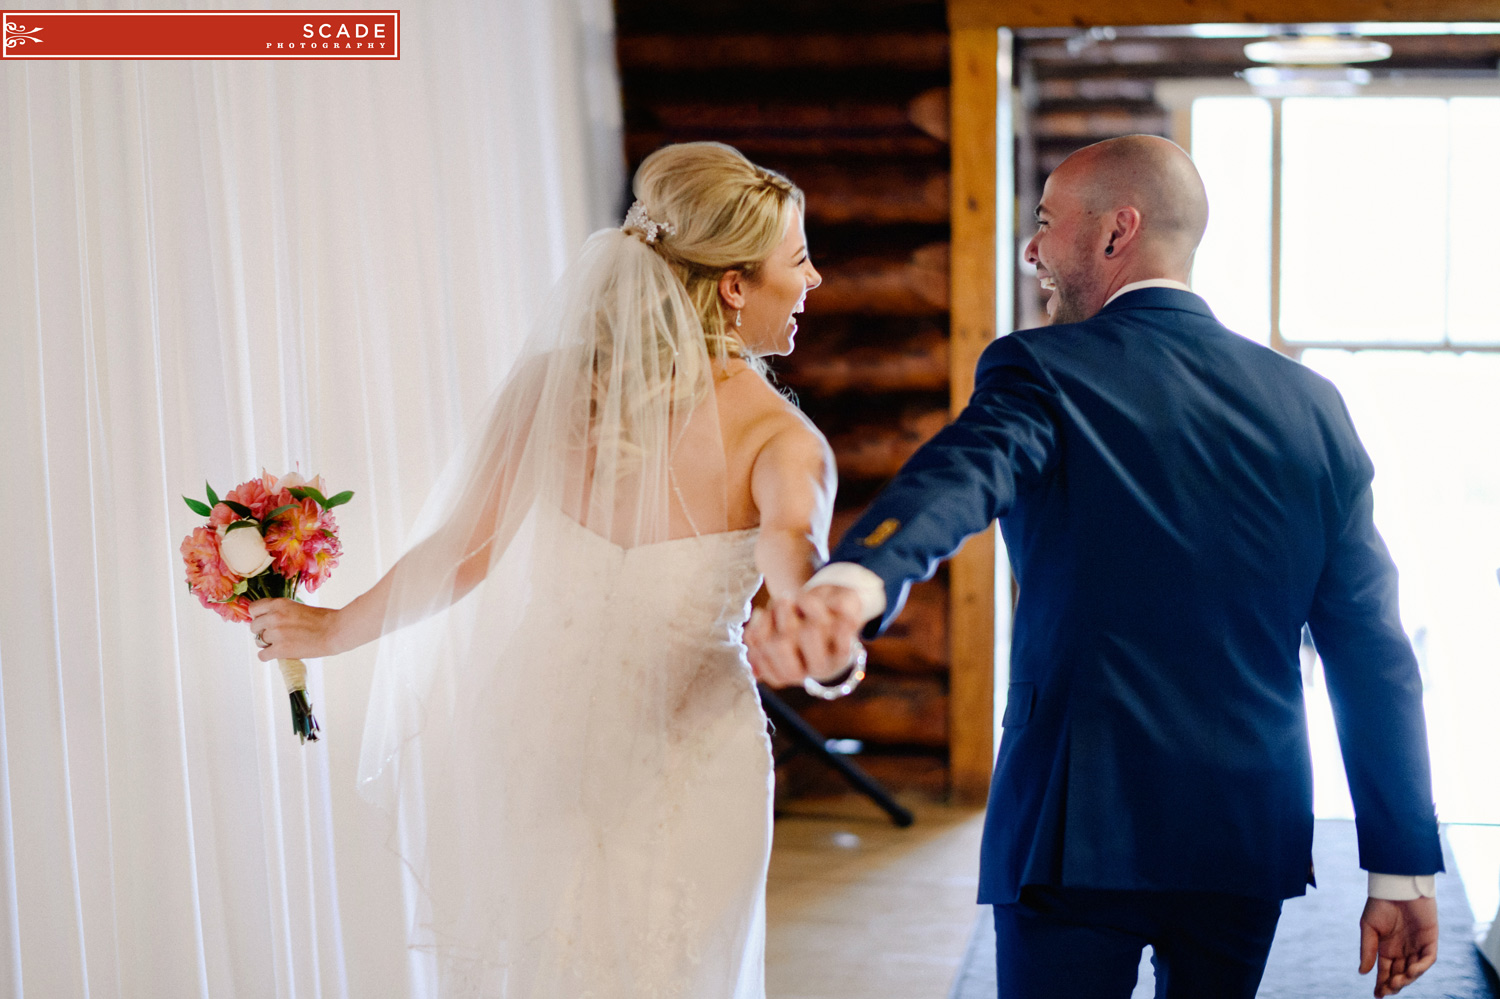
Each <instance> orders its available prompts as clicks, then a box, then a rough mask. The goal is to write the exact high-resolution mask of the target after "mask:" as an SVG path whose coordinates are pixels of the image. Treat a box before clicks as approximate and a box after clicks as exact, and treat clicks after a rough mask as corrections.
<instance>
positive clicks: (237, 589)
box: [234, 579, 250, 596]
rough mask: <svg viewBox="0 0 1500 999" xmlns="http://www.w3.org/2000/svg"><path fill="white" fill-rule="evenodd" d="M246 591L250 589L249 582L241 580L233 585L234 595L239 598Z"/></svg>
mask: <svg viewBox="0 0 1500 999" xmlns="http://www.w3.org/2000/svg"><path fill="white" fill-rule="evenodd" d="M248 589H250V580H248V579H242V580H240V581H239V582H238V583H235V584H234V595H235V596H240V595H241V594H242V593H244V592H245V591H246V590H248Z"/></svg>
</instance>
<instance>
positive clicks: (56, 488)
mask: <svg viewBox="0 0 1500 999" xmlns="http://www.w3.org/2000/svg"><path fill="white" fill-rule="evenodd" d="M37 6H38V7H42V6H50V5H42V4H38V5H37ZM226 6H230V5H226ZM402 31H403V39H402V42H403V51H402V58H401V60H400V61H399V62H361V61H348V62H312V61H310V62H290V61H287V62H230V61H219V62H214V61H183V62H170V61H168V62H145V61H141V62H126V61H100V62H89V61H76V62H55V63H7V64H5V65H3V66H0V107H3V118H0V129H3V132H0V552H3V558H0V994H4V995H9V996H16V997H23V996H32V997H47V999H52V997H68V996H89V997H94V999H127V997H129V999H134V997H139V996H172V997H191V996H200V997H214V999H222V997H236V996H244V997H256V999H260V997H277V999H291V997H298V999H305V997H319V999H349V997H362V996H391V995H395V994H399V992H400V990H401V985H400V983H403V982H406V981H408V970H407V956H406V953H405V949H404V940H403V938H402V932H403V927H404V926H405V923H406V917H405V911H404V907H405V905H406V904H407V901H406V899H404V898H403V883H402V872H401V870H400V869H399V866H398V864H397V863H396V860H395V856H394V854H392V853H391V852H390V850H389V849H388V845H387V844H386V843H385V842H384V841H383V838H382V837H383V834H382V833H381V832H380V831H379V830H380V826H379V824H378V823H377V822H375V821H373V813H372V812H371V811H370V810H369V808H368V806H366V805H365V803H364V802H363V801H362V800H361V799H360V798H359V797H358V795H357V794H356V791H355V788H354V773H355V769H356V765H357V760H358V752H359V740H360V731H361V727H362V724H363V718H364V712H365V701H366V699H367V697H368V693H369V685H370V673H371V669H372V667H373V650H371V649H362V650H356V651H355V652H353V653H350V654H347V655H345V656H341V657H338V658H337V659H334V660H329V661H327V662H323V663H311V664H310V667H311V669H310V681H311V683H310V686H311V696H312V700H313V702H314V704H315V707H316V710H317V713H318V715H319V718H320V720H321V721H322V723H323V726H324V736H325V738H324V740H323V741H322V742H319V743H317V744H316V745H309V746H305V747H304V746H301V745H299V744H298V743H297V741H296V739H295V737H294V736H293V735H292V732H291V728H290V714H289V711H288V707H287V702H286V694H285V691H284V689H283V688H282V687H281V682H280V679H279V676H278V675H277V674H276V673H275V671H274V669H272V668H271V667H270V666H269V665H267V664H261V663H259V662H258V661H257V660H256V659H255V657H254V648H253V645H252V643H251V641H250V635H249V631H248V629H247V628H245V627H244V626H242V625H229V624H225V623H223V622H221V621H219V619H218V618H217V616H215V615H213V614H212V613H210V612H209V611H207V610H204V609H203V608H201V607H200V606H199V605H198V603H197V601H196V599H194V598H193V597H192V596H191V595H190V594H189V593H188V592H187V588H186V586H185V584H184V581H183V576H184V573H183V568H182V564H181V558H180V556H179V555H178V552H177V548H178V545H179V543H180V542H181V540H182V538H183V537H184V536H185V535H186V534H187V533H188V532H189V531H190V530H191V529H192V528H193V527H194V526H197V524H198V523H199V518H197V517H196V516H195V515H193V514H192V513H191V512H190V511H189V510H188V509H187V508H186V506H185V505H184V504H183V502H182V500H181V498H180V497H181V495H182V494H187V495H190V496H201V495H202V492H203V480H204V479H205V478H207V479H208V480H210V481H211V482H212V483H213V484H214V486H215V487H216V488H217V489H218V490H219V491H220V492H221V493H222V492H223V491H225V490H227V489H228V488H230V487H232V486H233V485H235V484H236V483H238V482H240V481H242V480H244V479H247V478H250V477H252V476H254V475H258V474H259V473H260V471H261V470H262V469H263V468H264V469H267V470H269V471H272V472H278V473H279V472H282V471H287V470H291V469H293V468H294V467H296V468H299V469H300V470H301V471H302V472H303V473H305V474H306V473H312V472H321V473H322V474H323V475H324V476H325V479H326V481H327V482H328V483H329V484H330V485H331V486H332V487H333V488H335V489H345V488H347V489H353V490H355V492H356V497H355V500H354V502H352V503H351V504H349V505H348V506H345V507H342V508H340V510H339V511H338V515H337V517H338V521H339V524H340V529H341V535H342V540H343V543H344V549H345V553H346V554H345V556H344V557H343V559H342V562H341V564H340V566H339V568H338V570H337V571H336V572H335V574H334V576H333V578H332V580H331V581H330V582H329V584H328V585H327V586H326V587H324V588H323V589H322V590H320V591H319V592H318V593H317V594H315V595H313V596H312V598H311V599H312V600H313V602H316V603H322V604H326V605H331V606H339V605H342V604H344V603H347V602H348V601H349V600H350V599H352V598H353V597H354V596H356V595H357V594H358V593H360V592H361V591H363V590H364V589H366V588H367V587H369V586H370V585H372V584H373V583H374V582H375V581H376V579H378V578H379V576H380V574H381V573H382V572H383V571H384V570H385V569H386V568H388V567H389V566H390V564H391V563H392V562H393V561H394V559H395V558H396V557H397V556H398V555H399V554H400V551H401V547H402V544H403V540H404V538H405V535H406V531H407V530H408V528H409V526H410V524H411V522H412V521H413V519H414V518H415V516H416V513H417V511H418V508H419V507H420V504H421V502H422V499H423V497H424V495H425V493H426V491H427V489H428V488H429V487H430V485H431V484H432V482H433V481H434V480H435V479H436V477H437V475H438V474H439V472H440V471H441V469H442V467H443V464H444V463H445V461H446V459H447V457H448V455H449V453H450V452H451V450H452V448H453V447H454V446H455V444H456V443H457V441H458V440H459V437H460V435H461V434H462V432H463V431H464V429H465V424H466V421H467V420H469V419H470V418H471V417H473V416H474V415H475V414H476V412H477V410H478V408H479V406H480V404H481V403H482V402H483V400H484V398H485V397H486V395H488V393H489V392H490V391H491V390H492V389H493V387H494V386H495V385H496V383H497V382H498V381H499V379H500V378H501V377H502V376H503V374H504V373H505V371H506V370H507V369H508V367H509V365H510V363H511V362H512V360H513V358H514V353H515V351H516V349H517V348H518V346H519V344H520V342H521V339H522V337H523V336H524V333H525V331H526V325H527V323H528V322H529V321H530V319H531V318H532V316H533V315H534V314H535V312H536V311H537V309H538V307H539V305H540V302H541V299H542V297H543V296H544V294H545V292H546V290H547V288H548V286H549V285H550V284H551V282H552V281H553V279H554V278H555V277H556V275H557V274H558V272H559V271H560V269H561V267H562V266H563V264H564V263H565V262H566V260H567V259H568V258H569V256H570V255H571V254H572V253H573V251H574V250H575V249H576V248H577V246H578V245H580V244H581V242H582V240H583V237H584V236H585V235H586V234H587V232H588V231H589V230H591V229H593V228H596V227H598V226H600V225H604V224H608V223H609V222H611V221H612V220H615V219H616V216H617V213H618V212H619V210H620V205H619V204H618V200H617V199H618V198H619V195H620V192H621V191H622V190H623V164H622V162H621V152H620V128H619V122H620V114H619V106H618V90H617V85H616V84H615V83H614V79H615V74H614V67H613V49H612V44H611V39H610V32H611V28H610V13H609V7H608V4H607V3H602V2H599V0H576V2H573V3H559V4H550V3H549V4H530V3H517V4H511V3H505V4H494V3H487V2H484V0H469V2H451V3H433V4H430V5H424V6H423V7H421V8H419V9H416V10H409V11H403V18H402Z"/></svg>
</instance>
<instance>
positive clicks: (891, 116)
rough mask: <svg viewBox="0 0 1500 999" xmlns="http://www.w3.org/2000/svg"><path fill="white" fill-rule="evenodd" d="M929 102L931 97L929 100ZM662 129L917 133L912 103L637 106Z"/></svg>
mask: <svg viewBox="0 0 1500 999" xmlns="http://www.w3.org/2000/svg"><path fill="white" fill-rule="evenodd" d="M929 100H930V99H929ZM637 110H640V111H644V112H648V113H650V114H651V115H653V116H654V117H655V118H656V120H657V121H659V122H661V125H662V127H663V128H666V129H671V130H688V129H723V128H726V127H728V128H732V129H735V130H736V131H738V132H741V133H747V134H748V133H754V132H772V133H778V134H786V133H789V132H819V133H829V134H834V135H850V134H853V135H867V134H877V135H885V134H891V133H893V134H897V135H901V134H907V133H910V132H912V131H916V130H919V127H918V126H917V125H916V124H915V123H914V122H913V120H912V118H913V112H912V102H911V101H854V100H834V101H820V102H812V101H787V100H764V101H756V100H737V101H715V100H701V99H681V100H675V99H674V100H660V101H648V102H642V103H641V104H640V105H639V107H638V108H637Z"/></svg>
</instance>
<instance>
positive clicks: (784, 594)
mask: <svg viewBox="0 0 1500 999" xmlns="http://www.w3.org/2000/svg"><path fill="white" fill-rule="evenodd" d="M837 485H838V481H837V476H836V473H835V471H834V462H833V452H832V451H831V450H830V449H829V447H828V442H827V441H825V440H824V439H823V435H822V434H820V433H818V431H817V430H815V429H814V428H813V427H812V426H810V425H809V424H807V423H805V422H804V421H802V420H801V419H800V418H791V419H788V420H787V424H786V426H785V427H784V428H783V429H781V430H779V431H777V432H776V433H775V434H773V435H772V436H771V437H770V439H769V440H767V442H766V444H765V446H764V447H762V448H761V450H760V453H759V454H758V455H757V456H756V458H755V464H754V465H753V466H752V468H751V472H750V494H751V498H752V499H753V500H754V501H755V505H756V507H757V508H758V509H759V511H760V537H759V539H758V541H757V542H756V546H755V562H756V566H757V568H759V569H760V571H761V573H762V574H763V575H764V576H765V577H766V589H767V590H769V591H770V594H771V598H772V600H781V599H793V598H795V597H796V595H797V594H798V593H799V592H800V591H801V589H802V584H803V583H805V582H807V580H808V579H809V578H810V577H811V576H812V574H813V573H814V572H816V571H817V570H818V567H819V566H821V565H822V564H823V563H824V562H825V561H827V559H828V527H829V523H830V522H831V521H832V519H833V497H834V492H835V491H836V489H837Z"/></svg>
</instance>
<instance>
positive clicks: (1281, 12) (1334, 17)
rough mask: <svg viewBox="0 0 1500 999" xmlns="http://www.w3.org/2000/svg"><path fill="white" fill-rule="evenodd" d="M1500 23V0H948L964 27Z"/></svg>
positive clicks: (952, 17)
mask: <svg viewBox="0 0 1500 999" xmlns="http://www.w3.org/2000/svg"><path fill="white" fill-rule="evenodd" d="M1364 21H1500V0H1072V2H1071V3H1053V2H1051V0H948V25H949V27H950V28H952V29H954V33H955V34H957V33H958V31H959V30H960V29H974V30H990V31H993V30H994V29H996V28H1005V27H1010V28H1048V27H1056V26H1059V25H1076V26H1078V27H1080V28H1084V27H1092V26H1095V25H1099V26H1103V25H1115V26H1121V25H1127V24H1238V23H1242V22H1249V23H1253V24H1310V23H1318V24H1346V23H1358V22H1364Z"/></svg>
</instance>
